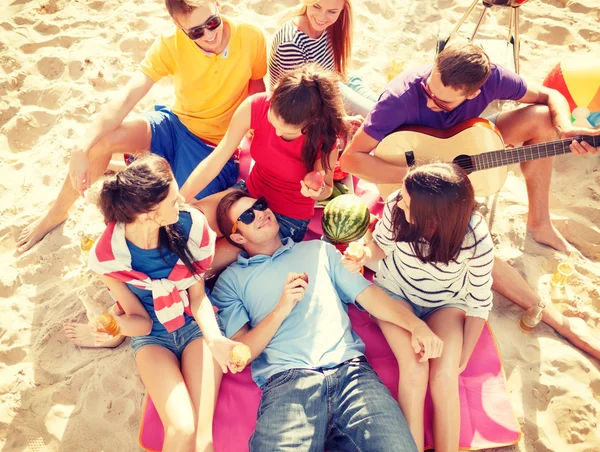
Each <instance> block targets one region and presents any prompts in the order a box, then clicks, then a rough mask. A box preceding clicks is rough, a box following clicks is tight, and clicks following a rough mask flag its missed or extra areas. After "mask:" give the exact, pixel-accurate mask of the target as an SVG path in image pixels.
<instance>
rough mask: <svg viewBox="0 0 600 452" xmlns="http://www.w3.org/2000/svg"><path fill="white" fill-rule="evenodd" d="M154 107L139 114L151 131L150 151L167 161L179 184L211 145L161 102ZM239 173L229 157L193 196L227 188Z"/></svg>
mask: <svg viewBox="0 0 600 452" xmlns="http://www.w3.org/2000/svg"><path fill="white" fill-rule="evenodd" d="M154 110H155V111H152V112H146V113H142V116H143V117H144V118H145V119H146V120H147V121H148V122H149V123H150V129H151V130H152V142H151V145H150V151H151V152H152V153H153V154H157V155H160V156H161V157H164V158H165V159H166V160H167V161H168V162H169V165H171V169H172V170H173V174H174V175H175V179H176V180H177V183H178V184H179V186H180V187H181V186H183V184H184V183H185V181H186V180H187V179H188V177H190V174H192V171H194V169H196V166H198V164H199V163H200V162H201V161H202V160H204V159H205V158H206V157H208V156H209V154H210V153H211V152H212V151H213V149H214V146H211V145H209V144H206V143H205V142H203V141H202V140H201V139H200V138H198V137H197V136H196V135H194V134H193V133H192V132H190V131H189V130H188V128H187V127H186V126H184V125H183V123H182V122H181V121H180V120H179V118H178V117H177V115H176V114H175V113H173V112H172V111H171V110H169V109H168V108H167V107H165V106H164V105H156V106H155V107H154ZM238 174H239V167H238V164H237V163H236V162H235V161H234V160H233V159H231V160H229V161H228V162H227V163H226V164H225V166H224V167H223V169H222V170H221V172H220V173H219V175H218V176H217V177H215V178H214V179H213V180H212V181H211V182H210V183H209V184H208V185H207V186H206V187H205V188H204V190H202V191H201V192H200V193H198V194H197V195H196V199H202V198H206V197H207V196H210V195H214V194H215V193H219V192H221V191H223V190H227V189H228V188H229V187H231V186H232V185H233V184H235V181H236V180H237V178H238Z"/></svg>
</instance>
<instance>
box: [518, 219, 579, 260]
mask: <svg viewBox="0 0 600 452" xmlns="http://www.w3.org/2000/svg"><path fill="white" fill-rule="evenodd" d="M527 230H528V231H529V232H530V233H531V236H532V237H533V240H535V241H536V242H538V243H540V244H542V245H547V246H549V247H551V248H554V249H555V250H556V251H560V252H563V253H570V252H573V251H577V249H576V248H575V247H574V246H573V245H571V244H570V243H569V242H567V240H566V239H565V238H564V237H563V236H562V234H561V233H560V232H558V229H556V228H555V227H554V225H553V224H552V223H548V224H544V225H542V226H538V227H532V226H531V225H529V224H527Z"/></svg>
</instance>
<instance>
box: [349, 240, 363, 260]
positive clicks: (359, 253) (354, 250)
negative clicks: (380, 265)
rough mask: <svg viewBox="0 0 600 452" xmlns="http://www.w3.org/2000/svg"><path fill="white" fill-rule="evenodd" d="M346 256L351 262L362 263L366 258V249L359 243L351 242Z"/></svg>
mask: <svg viewBox="0 0 600 452" xmlns="http://www.w3.org/2000/svg"><path fill="white" fill-rule="evenodd" d="M344 256H345V257H346V258H347V259H350V260H351V261H354V262H360V261H362V259H363V257H365V248H364V246H362V245H361V244H360V243H358V242H350V244H348V248H346V251H344Z"/></svg>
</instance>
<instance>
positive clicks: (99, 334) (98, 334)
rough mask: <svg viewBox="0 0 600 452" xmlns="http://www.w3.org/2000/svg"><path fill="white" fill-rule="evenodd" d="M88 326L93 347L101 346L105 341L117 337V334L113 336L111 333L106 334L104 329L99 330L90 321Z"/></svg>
mask: <svg viewBox="0 0 600 452" xmlns="http://www.w3.org/2000/svg"><path fill="white" fill-rule="evenodd" d="M88 328H89V329H90V333H91V335H92V338H93V339H94V346H95V347H102V346H104V344H106V343H107V342H111V341H114V340H115V339H116V338H118V337H119V335H117V336H113V335H112V334H108V333H106V332H104V331H101V330H99V329H98V328H96V326H95V325H93V324H92V323H88Z"/></svg>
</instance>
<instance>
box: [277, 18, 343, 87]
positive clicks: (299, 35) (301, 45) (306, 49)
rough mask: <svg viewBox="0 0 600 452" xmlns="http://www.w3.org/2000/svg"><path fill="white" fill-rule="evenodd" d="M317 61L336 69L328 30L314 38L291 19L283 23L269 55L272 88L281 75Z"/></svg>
mask: <svg viewBox="0 0 600 452" xmlns="http://www.w3.org/2000/svg"><path fill="white" fill-rule="evenodd" d="M308 63H317V64H318V65H319V66H321V67H323V68H325V69H328V70H330V71H335V61H334V57H333V46H332V45H331V41H330V39H329V36H328V34H327V32H326V31H325V32H323V34H322V35H321V36H320V37H318V38H317V39H312V38H310V37H309V36H308V35H306V34H305V33H303V32H301V31H300V30H298V27H297V26H296V25H295V24H294V23H293V22H292V21H291V20H290V21H288V22H286V23H285V24H283V26H282V27H281V29H280V30H279V31H278V32H277V33H276V34H275V37H274V38H273V43H272V45H271V54H270V55H269V78H270V82H271V88H273V87H274V86H275V84H276V83H277V82H278V81H279V79H280V78H281V76H282V75H283V74H285V73H286V72H288V71H291V70H294V69H296V68H298V67H300V66H302V65H304V64H308Z"/></svg>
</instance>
